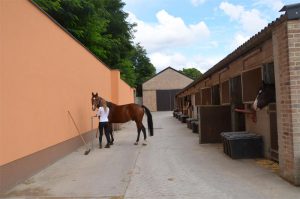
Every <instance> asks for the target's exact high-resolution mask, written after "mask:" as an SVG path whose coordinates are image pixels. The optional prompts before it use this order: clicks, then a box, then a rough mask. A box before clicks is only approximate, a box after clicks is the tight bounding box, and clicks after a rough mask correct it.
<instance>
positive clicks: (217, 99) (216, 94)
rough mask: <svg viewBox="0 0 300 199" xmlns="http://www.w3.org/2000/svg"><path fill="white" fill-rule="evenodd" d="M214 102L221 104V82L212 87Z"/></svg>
mask: <svg viewBox="0 0 300 199" xmlns="http://www.w3.org/2000/svg"><path fill="white" fill-rule="evenodd" d="M212 104H213V105H220V88H219V84H218V85H215V86H213V87H212Z"/></svg>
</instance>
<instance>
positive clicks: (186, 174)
mask: <svg viewBox="0 0 300 199" xmlns="http://www.w3.org/2000/svg"><path fill="white" fill-rule="evenodd" d="M153 118H154V126H155V128H156V129H155V131H154V137H150V138H149V139H148V145H147V146H142V145H138V146H135V145H133V143H134V141H135V139H136V129H135V125H134V123H128V124H126V125H124V126H123V129H122V130H121V131H119V132H117V133H116V134H115V137H116V144H115V145H114V146H113V147H112V148H110V149H98V148H95V149H94V150H93V151H91V152H90V154H89V155H87V156H84V155H83V152H84V148H80V149H78V150H77V151H75V152H73V153H72V154H70V155H69V156H67V157H65V158H63V159H62V160H60V161H58V162H56V163H55V164H53V165H51V166H50V167H48V168H47V169H45V170H43V171H42V172H40V173H38V174H37V175H35V176H33V177H32V178H30V179H28V180H27V181H26V182H24V183H22V184H20V185H18V186H16V187H15V188H13V189H12V190H10V191H9V192H7V193H6V194H5V195H4V196H3V198H110V199H122V198H132V199H144V198H145V199H148V198H149V199H156V198H163V199H168V198H172V199H173V198H178V199H183V198H187V199H192V198H195V199H196V198H197V199H199V198H203V199H210V198H211V199H218V198H220V199H227V198H228V199H241V198H242V199H248V198H249V199H254V198H255V199H263V198H265V199H277V198H278V199H282V198H286V199H293V198H295V199H296V198H297V199H299V198H300V188H299V187H294V186H293V185H291V184H289V183H288V182H286V181H284V180H283V179H281V178H280V177H278V175H277V174H276V173H274V172H273V171H272V170H271V169H266V168H264V167H262V166H260V165H259V164H258V162H259V161H257V160H232V159H230V158H229V157H227V156H226V155H224V154H223V152H222V146H221V145H215V144H214V145H210V144H205V145H199V144H198V137H197V134H193V133H192V132H191V131H190V130H189V129H187V128H186V125H183V124H181V123H180V122H179V121H178V120H176V119H174V118H173V117H172V116H171V112H158V113H153ZM145 124H146V122H145ZM94 143H95V144H94V146H95V145H96V140H95V142H94Z"/></svg>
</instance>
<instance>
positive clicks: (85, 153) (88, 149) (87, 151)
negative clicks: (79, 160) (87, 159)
mask: <svg viewBox="0 0 300 199" xmlns="http://www.w3.org/2000/svg"><path fill="white" fill-rule="evenodd" d="M68 113H69V116H70V117H71V119H72V121H73V124H74V126H75V128H76V130H77V132H78V134H79V136H80V138H81V140H82V141H83V143H84V146H85V148H86V151H85V152H84V155H87V154H89V152H90V151H91V149H90V148H89V147H88V146H87V144H86V142H85V140H84V139H83V137H82V135H81V133H80V131H79V129H78V127H77V125H76V123H75V121H74V119H73V117H72V115H71V113H70V111H68Z"/></svg>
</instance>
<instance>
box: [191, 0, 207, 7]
mask: <svg viewBox="0 0 300 199" xmlns="http://www.w3.org/2000/svg"><path fill="white" fill-rule="evenodd" d="M205 1H206V0H191V3H192V4H193V6H199V5H200V4H203V3H204V2H205Z"/></svg>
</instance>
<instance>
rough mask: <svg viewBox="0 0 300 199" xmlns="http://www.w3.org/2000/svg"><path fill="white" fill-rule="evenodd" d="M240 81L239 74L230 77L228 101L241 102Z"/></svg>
mask: <svg viewBox="0 0 300 199" xmlns="http://www.w3.org/2000/svg"><path fill="white" fill-rule="evenodd" d="M242 102H243V100H242V82H241V76H240V75H239V76H237V77H234V78H231V79H230V103H232V104H242Z"/></svg>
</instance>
